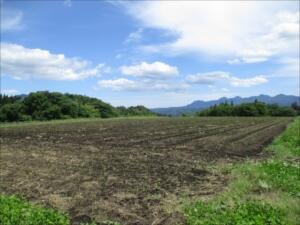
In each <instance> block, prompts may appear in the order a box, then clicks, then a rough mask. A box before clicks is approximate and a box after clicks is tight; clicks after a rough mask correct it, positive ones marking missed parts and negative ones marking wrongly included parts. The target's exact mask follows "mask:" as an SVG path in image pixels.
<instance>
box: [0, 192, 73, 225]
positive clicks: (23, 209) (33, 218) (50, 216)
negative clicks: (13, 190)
mask: <svg viewBox="0 0 300 225" xmlns="http://www.w3.org/2000/svg"><path fill="white" fill-rule="evenodd" d="M0 224H1V225H69V224H70V221H69V219H68V218H67V217H66V215H64V214H62V213H59V212H57V211H55V210H54V209H50V208H43V207H40V206H37V205H33V204H30V203H28V202H26V201H24V200H23V199H21V198H18V197H15V196H9V197H8V196H1V195H0Z"/></svg>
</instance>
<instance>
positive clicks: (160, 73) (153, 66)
mask: <svg viewBox="0 0 300 225" xmlns="http://www.w3.org/2000/svg"><path fill="white" fill-rule="evenodd" d="M120 69H121V72H122V74H124V75H128V76H133V77H141V78H150V79H166V78H171V77H174V76H175V75H177V74H178V69H177V68H176V67H174V66H170V65H168V64H166V63H163V62H154V63H147V62H141V63H140V64H136V65H133V66H122V67H121V68H120Z"/></svg>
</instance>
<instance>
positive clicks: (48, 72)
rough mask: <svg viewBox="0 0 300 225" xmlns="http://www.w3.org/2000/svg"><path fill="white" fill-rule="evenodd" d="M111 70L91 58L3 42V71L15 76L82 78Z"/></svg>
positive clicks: (50, 78) (59, 78)
mask: <svg viewBox="0 0 300 225" xmlns="http://www.w3.org/2000/svg"><path fill="white" fill-rule="evenodd" d="M109 70H110V68H109V67H107V66H105V64H99V65H97V66H95V67H91V66H90V63H89V62H88V61H85V60H82V59H78V58H67V57H66V56H65V55H63V54H53V53H50V52H49V51H48V50H43V49H38V48H37V49H31V48H26V47H23V46H22V45H18V44H11V43H1V73H2V74H5V75H8V76H11V77H13V78H14V79H19V80H23V79H32V78H37V79H48V80H82V79H85V78H88V77H93V76H99V75H101V73H106V72H109Z"/></svg>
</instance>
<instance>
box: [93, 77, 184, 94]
mask: <svg viewBox="0 0 300 225" xmlns="http://www.w3.org/2000/svg"><path fill="white" fill-rule="evenodd" d="M98 86H99V87H100V88H101V87H102V88H109V89H111V90H113V91H154V90H155V91H164V92H174V91H183V90H185V89H187V88H188V87H189V85H188V84H185V83H170V82H163V81H155V80H152V79H143V80H129V79H125V78H119V79H114V80H99V81H98ZM97 89H99V88H97Z"/></svg>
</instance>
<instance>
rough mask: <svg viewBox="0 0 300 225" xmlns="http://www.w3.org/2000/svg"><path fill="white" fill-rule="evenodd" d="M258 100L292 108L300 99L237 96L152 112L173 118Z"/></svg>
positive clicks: (295, 97)
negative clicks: (220, 105)
mask: <svg viewBox="0 0 300 225" xmlns="http://www.w3.org/2000/svg"><path fill="white" fill-rule="evenodd" d="M255 100H258V101H260V102H264V103H267V104H278V105H280V106H290V105H291V104H292V103H293V102H299V101H300V97H299V96H295V95H285V94H278V95H275V96H269V95H264V94H260V95H257V96H250V97H240V96H235V97H232V98H227V97H222V98H219V99H216V100H210V101H203V100H196V101H193V102H192V103H190V104H188V105H186V106H178V107H166V108H152V109H150V110H151V111H153V112H155V113H159V114H163V115H171V116H178V115H181V114H183V113H194V112H198V111H201V110H204V109H207V108H209V107H210V106H213V105H218V104H221V103H224V102H228V103H230V102H233V104H235V105H239V104H242V103H249V102H254V101H255Z"/></svg>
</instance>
